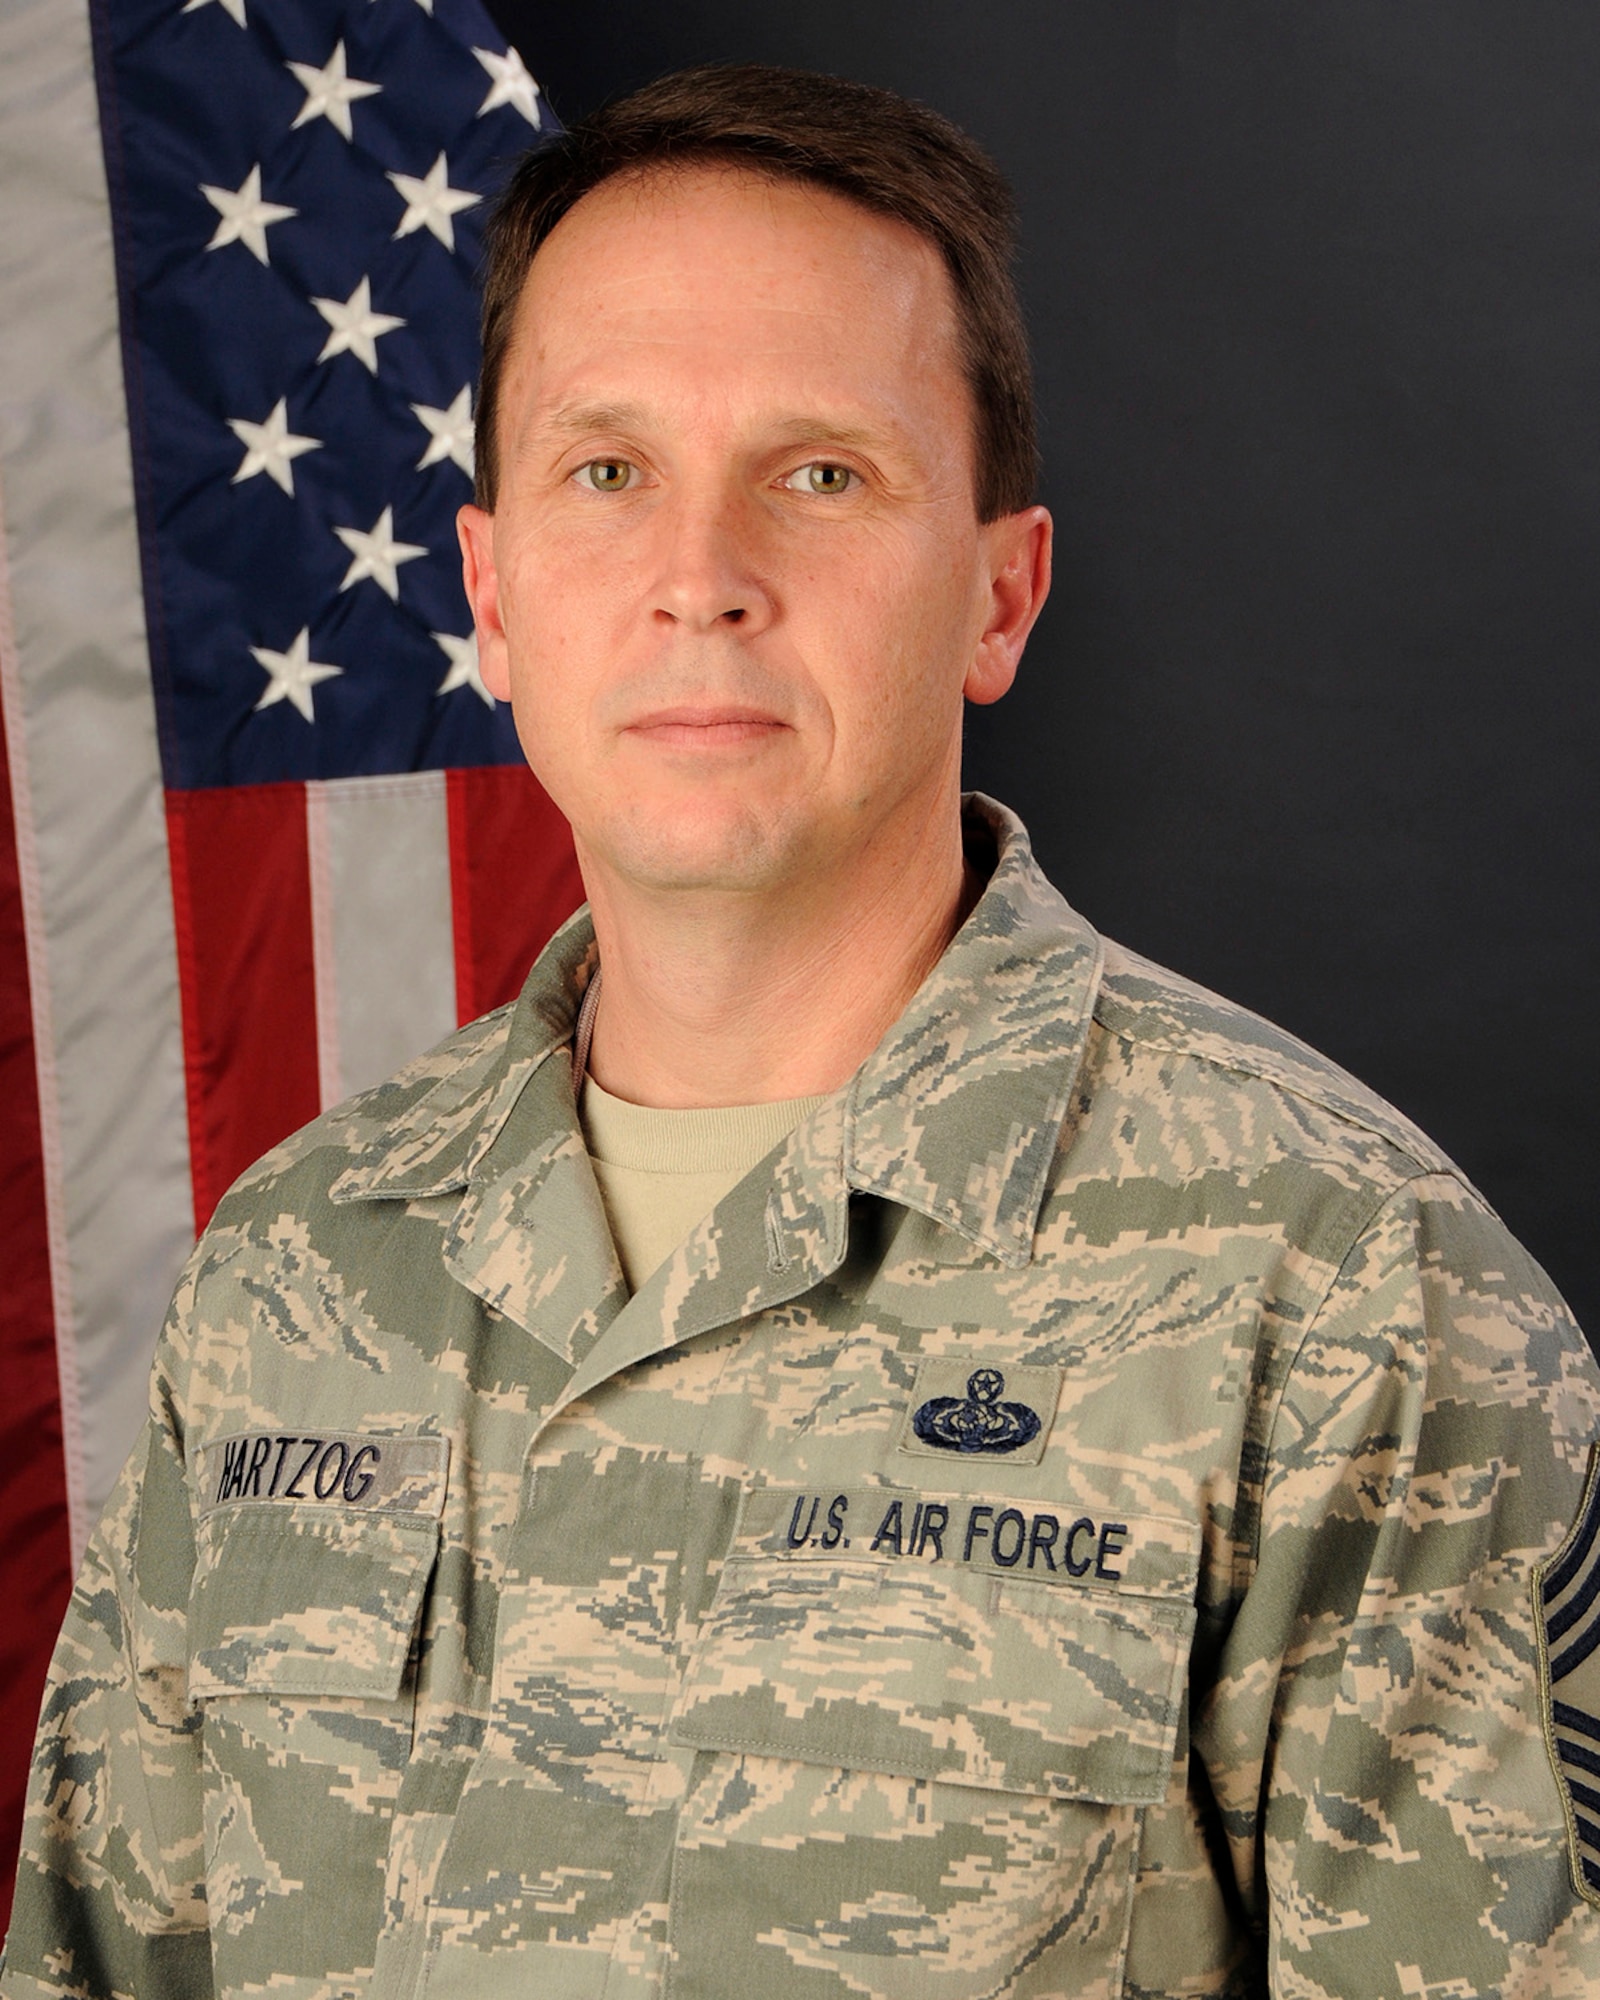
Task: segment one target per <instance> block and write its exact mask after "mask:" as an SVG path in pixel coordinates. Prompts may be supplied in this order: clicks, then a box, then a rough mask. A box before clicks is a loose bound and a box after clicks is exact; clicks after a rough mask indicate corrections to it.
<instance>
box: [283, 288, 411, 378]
mask: <svg viewBox="0 0 1600 2000" xmlns="http://www.w3.org/2000/svg"><path fill="white" fill-rule="evenodd" d="M263 261H265V260H263ZM311 303H312V304H313V305H314V306H315V307H316V309H317V311H318V312H319V313H321V315H322V317H323V318H324V319H325V320H326V321H327V322H328V326H329V329H330V331H329V334H328V337H327V339H326V340H325V341H324V342H323V343H322V352H321V353H320V354H319V355H318V356H317V359H318V360H319V361H331V360H332V359H333V357H334V356H335V355H336V354H353V355H354V356H355V357H356V359H357V360H358V361H359V362H360V363H361V365H362V367H363V368H365V369H367V370H368V371H369V373H371V374H373V375H376V374H377V372H378V341H379V340H380V338H381V337H382V336H383V335H384V334H386V333H393V332H394V330H395V328H396V327H397V326H404V325H405V321H404V320H403V319H397V318H396V317H395V316H394V314H393V313H381V312H374V311H373V310H372V284H371V281H370V280H369V279H367V278H363V279H362V280H361V282H360V284H359V285H357V286H356V288H355V290H354V291H353V292H352V293H351V294H350V296H349V298H347V299H346V300H345V301H344V303H343V305H341V304H340V303H339V301H338V300H337V299H313V300H312V301H311Z"/></svg>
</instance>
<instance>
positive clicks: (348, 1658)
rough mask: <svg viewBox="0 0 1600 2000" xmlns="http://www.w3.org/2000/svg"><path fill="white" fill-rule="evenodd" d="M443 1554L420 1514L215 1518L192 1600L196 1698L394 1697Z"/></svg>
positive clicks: (281, 1512)
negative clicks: (436, 1563)
mask: <svg viewBox="0 0 1600 2000" xmlns="http://www.w3.org/2000/svg"><path fill="white" fill-rule="evenodd" d="M438 1547H439V1524H438V1522H437V1521H435V1520H430V1519H427V1518H424V1517H422V1516H420V1515H415V1514H410V1515H403V1514H384V1515H380V1514H352V1513H349V1512H345V1511H341V1510H339V1509H336V1508H331V1507H300V1506H292V1505H291V1506H287V1507H286V1506H282V1505H265V1504H264V1505H261V1506H240V1507H233V1508H225V1509H221V1510H219V1511H217V1512H215V1513H212V1514H209V1515H207V1516H206V1517H205V1518H204V1519H203V1520H202V1521H201V1523H200V1531H199V1551H198V1553H199V1562H198V1565H197V1567H196V1570H195V1577H194V1584H193V1587H192V1589H191V1592H190V1597H189V1696H190V1699H191V1700H203V1699H205V1698H206V1697H208V1696H214V1695H225V1694H239V1693H246V1692H252V1693H258V1694H281V1695H309V1694H347V1695H366V1696H369V1697H371V1698H373V1699H375V1700H379V1701H392V1700H394V1699H395V1697H396V1696H397V1695H398V1694H399V1692H400V1686H401V1682H402V1680H403V1678H404V1675H405V1670H406V1662H407V1660H408V1658H409V1657H410V1652H411V1642H412V1637H413V1635H414V1633H415V1631H416V1628H417V1615H418V1612H419V1611H420V1609H421V1605H422V1593H423V1591H424V1589H425V1588H426V1587H427V1581H428V1576H429V1573H430V1571H431V1570H432V1568H433V1563H434V1558H435V1556H436V1555H437V1553H438Z"/></svg>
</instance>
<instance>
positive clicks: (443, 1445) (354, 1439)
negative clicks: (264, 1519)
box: [195, 1430, 450, 1516]
mask: <svg viewBox="0 0 1600 2000" xmlns="http://www.w3.org/2000/svg"><path fill="white" fill-rule="evenodd" d="M195 1464H196V1484H197V1485H198V1487H199V1496H200V1512H201V1514H202V1515H204V1514H209V1513H211V1512H212V1511H213V1510H214V1509H215V1508H218V1507H229V1506H234V1505H238V1504H241V1503H243V1502H246V1501H269V1502H273V1503H277V1504H282V1505H293V1504H294V1503H295V1502H297V1501H298V1502H301V1503H307V1504H309V1505H311V1506H322V1507H356V1508H360V1509H361V1510H362V1511H363V1512H364V1513H374V1512H377V1513H384V1514H432V1515H434V1516H437V1515H439V1514H441V1513H443V1511H444V1493H445V1474H446V1472H447V1470H448V1468H449V1464H450V1440H449V1439H448V1438H442V1437H418V1436H416V1435H415V1434H409V1435H401V1436H394V1435H389V1434H386V1433H383V1432H377V1431H367V1432H357V1431H317V1432H314V1433H313V1432H311V1431H287V1430H285V1431H240V1432H238V1433H236V1434H235V1435H234V1436H232V1437H221V1438H211V1439H209V1440H208V1441H207V1442H206V1443H205V1444H203V1445H201V1447H200V1449H199V1451H198V1453H197V1454H196V1457H195Z"/></svg>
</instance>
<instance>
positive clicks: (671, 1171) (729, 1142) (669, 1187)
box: [578, 1077, 825, 1292]
mask: <svg viewBox="0 0 1600 2000" xmlns="http://www.w3.org/2000/svg"><path fill="white" fill-rule="evenodd" d="M824 1101H825V1100H824V1099H823V1098H821V1097H789V1098H784V1099H783V1100H782V1101H781V1102H779V1103H776V1104H730V1105H719V1106H717V1107H716V1108H715V1109H712V1110H709V1111H652V1110H650V1109H648V1108H647V1107H646V1106H644V1105H642V1104H629V1103H627V1102H626V1101H625V1100H624V1099H623V1098H620V1097H612V1096H611V1095H610V1093H609V1092H607V1091H604V1090H602V1089H601V1088H600V1086H599V1084H597V1083H596V1082H595V1081H594V1079H593V1078H592V1077H590V1078H586V1079H585V1081H584V1086H583V1094H582V1096H581V1098H580V1099H579V1103H578V1116H579V1119H580V1120H581V1122H582V1125H583V1131H584V1138H585V1140H586V1142H587V1144H588V1148H589V1159H590V1162H591V1164H592V1165H593V1167H594V1175H595V1179H596V1180H597V1181H598V1182H599V1183H600V1194H601V1198H602V1199H603V1201H604V1202H605V1207H606V1216H607V1219H608V1220H609V1221H610V1224H611V1234H612V1237H613V1239H614V1241H615V1243H616V1246H617V1256H618V1258H619V1260H620V1261H621V1264H622V1275H623V1276H624V1277H625V1278H626V1279H627V1281H628V1289H629V1290H630V1291H634V1292H636V1291H637V1290H638V1289H639V1287H640V1285H641V1284H642V1283H643V1282H644V1280H645V1279H646V1278H648V1277H649V1275H650V1273H651V1272H652V1271H653V1270H654V1269H655V1268H656V1266H657V1265H658V1264H660V1263H662V1262H663V1261H664V1260H665V1259H666V1258H668V1257H670V1256H671V1254H672V1252H673V1251H674V1250H676V1249H677V1247H678V1245H679V1244H680V1243H681V1242H682V1241H683V1239H684V1238H685V1237H686V1236H687V1235H688V1234H689V1231H690V1230H691V1229H693V1227H694V1226H695V1224H696V1223H697V1222H698V1221H699V1220H700V1219H701V1217H702V1216H705V1215H709V1214H710V1212H711V1211H712V1209H714V1208H715V1207H716V1205H717V1203H718V1202H719V1201H721V1199H722V1197H723V1196H724V1195H725V1194H726V1193H727V1192H728V1190H729V1189H730V1188H733V1187H736V1186H737V1185H738V1184H739V1182H740V1181H742V1180H743V1179H744V1177H745V1175H746V1174H747V1173H749V1171H750V1169H751V1168H752V1167H753V1166H754V1165H755V1164H756V1162H757V1161H758V1160H762V1159H765V1158H766V1156H767V1154H768V1153H770V1152H771V1151H772V1149H773V1147H774V1146H776V1145H777V1144H778V1143H779V1141H780V1140H783V1139H787V1138H788V1136H789V1134H790V1133H791V1132H792V1131H793V1130H794V1128H795V1127H796V1126H797V1125H798V1124H800V1122H801V1121H802V1120H803V1119H806V1118H809V1117H810V1116H811V1114H812V1112H813V1111H815V1110H816V1108H817V1106H818V1105H819V1104H821V1103H823V1102H824Z"/></svg>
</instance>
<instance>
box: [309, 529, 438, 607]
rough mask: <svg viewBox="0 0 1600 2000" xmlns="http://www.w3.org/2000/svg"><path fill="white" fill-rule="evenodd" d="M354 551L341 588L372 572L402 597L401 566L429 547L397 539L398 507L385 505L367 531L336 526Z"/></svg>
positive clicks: (380, 583) (395, 595)
mask: <svg viewBox="0 0 1600 2000" xmlns="http://www.w3.org/2000/svg"><path fill="white" fill-rule="evenodd" d="M333 532H334V533H335V534H336V535H337V536H338V537H339V539H340V541H341V542H343V543H344V545H345V547H346V548H347V549H348V550H349V551H350V558H351V560H350V567H349V568H348V569H347V570H346V571H345V573H344V582H343V583H341V584H340V586H339V588H340V589H341V590H349V589H350V588H351V587H352V586H353V585H355V584H358V583H360V581H361V580H362V578H363V577H367V576H370V577H371V578H372V580H373V582H374V583H375V584H377V586H378V588H379V589H380V590H382V591H385V592H387V594H388V595H389V596H390V597H391V598H393V600H394V601H395V602H396V603H397V604H398V603H399V601H400V577H399V569H400V565H401V564H402V563H408V562H415V561H416V559H417V557H418V556H425V555H426V554H427V553H428V551H427V550H426V549H425V548H423V547H421V546H420V545H419V544H418V543H416V542H397V541H396V540H395V538H394V509H393V508H392V507H385V508H384V510H383V512H382V513H381V514H380V515H379V516H378V518H377V520H376V521H374V522H373V524H372V526H371V528H370V529H369V530H368V531H367V533H366V534H362V532H361V530H360V529H359V528H335V529H334V531H333Z"/></svg>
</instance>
